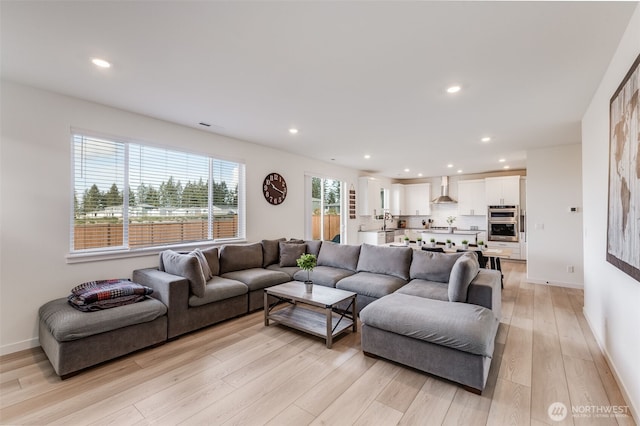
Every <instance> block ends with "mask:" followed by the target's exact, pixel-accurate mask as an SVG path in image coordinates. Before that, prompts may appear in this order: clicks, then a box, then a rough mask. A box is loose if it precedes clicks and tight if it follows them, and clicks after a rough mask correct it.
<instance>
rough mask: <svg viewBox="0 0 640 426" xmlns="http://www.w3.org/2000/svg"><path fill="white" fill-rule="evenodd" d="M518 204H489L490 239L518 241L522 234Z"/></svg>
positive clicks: (488, 230) (488, 228) (488, 225)
mask: <svg viewBox="0 0 640 426" xmlns="http://www.w3.org/2000/svg"><path fill="white" fill-rule="evenodd" d="M519 220H520V214H519V212H518V206H508V205H505V206H489V211H488V215H487V221H488V223H487V232H488V239H489V241H510V242H517V241H518V237H519V235H520V229H519V228H520V227H519Z"/></svg>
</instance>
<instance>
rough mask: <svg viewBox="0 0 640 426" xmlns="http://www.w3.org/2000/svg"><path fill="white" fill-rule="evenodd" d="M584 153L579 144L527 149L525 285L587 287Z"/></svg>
mask: <svg viewBox="0 0 640 426" xmlns="http://www.w3.org/2000/svg"><path fill="white" fill-rule="evenodd" d="M580 149H581V147H580V145H579V144H575V145H561V146H554V147H550V148H544V149H535V150H529V151H527V224H526V226H527V252H528V257H527V281H530V282H534V283H542V284H545V283H548V284H555V285H563V286H568V287H582V285H583V282H584V275H583V261H582V220H583V219H582V216H583V213H582V211H583V208H582V192H581V179H582V172H581V155H580ZM569 207H577V208H578V211H577V212H576V213H570V212H569ZM568 266H573V268H574V272H572V273H571V272H567V267H568Z"/></svg>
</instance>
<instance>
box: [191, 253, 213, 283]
mask: <svg viewBox="0 0 640 426" xmlns="http://www.w3.org/2000/svg"><path fill="white" fill-rule="evenodd" d="M190 254H192V255H194V256H195V257H196V258H197V259H198V263H199V264H200V268H201V269H202V275H203V276H204V280H205V281H209V280H210V279H211V278H213V274H212V273H211V268H210V267H209V261H208V260H207V258H206V257H205V256H204V253H203V252H202V250H200V249H195V250H194V251H192V252H191V253H190Z"/></svg>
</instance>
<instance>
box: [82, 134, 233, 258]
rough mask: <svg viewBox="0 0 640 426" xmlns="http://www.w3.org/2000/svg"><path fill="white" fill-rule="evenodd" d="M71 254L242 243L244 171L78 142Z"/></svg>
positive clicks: (171, 153)
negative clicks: (225, 241) (231, 241)
mask: <svg viewBox="0 0 640 426" xmlns="http://www.w3.org/2000/svg"><path fill="white" fill-rule="evenodd" d="M73 150H74V156H73V159H74V184H73V186H74V218H73V220H74V226H73V227H72V233H73V236H72V239H71V244H72V248H71V251H72V252H79V251H85V250H94V251H95V250H113V249H136V248H142V247H152V246H167V245H172V244H180V243H187V242H196V241H204V240H217V239H234V238H244V229H245V227H244V213H243V207H244V204H243V202H242V201H243V200H244V198H243V197H244V195H243V192H244V187H243V185H244V165H243V164H241V163H237V162H232V161H224V160H218V159H215V158H212V157H207V156H203V155H197V154H192V153H186V152H181V151H175V150H168V149H164V148H158V147H153V146H147V145H142V144H138V143H129V142H118V141H110V140H107V139H100V138H94V137H89V136H86V135H77V134H76V135H74V136H73Z"/></svg>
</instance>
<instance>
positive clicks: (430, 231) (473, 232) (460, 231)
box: [358, 228, 487, 235]
mask: <svg viewBox="0 0 640 426" xmlns="http://www.w3.org/2000/svg"><path fill="white" fill-rule="evenodd" d="M395 231H414V232H425V233H428V234H451V232H449V230H448V229H430V228H429V229H427V228H387V230H386V231H383V230H382V229H369V230H365V231H358V232H395ZM482 232H487V231H485V230H484V229H478V230H471V229H456V230H454V231H453V234H456V235H478V234H480V233H482Z"/></svg>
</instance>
